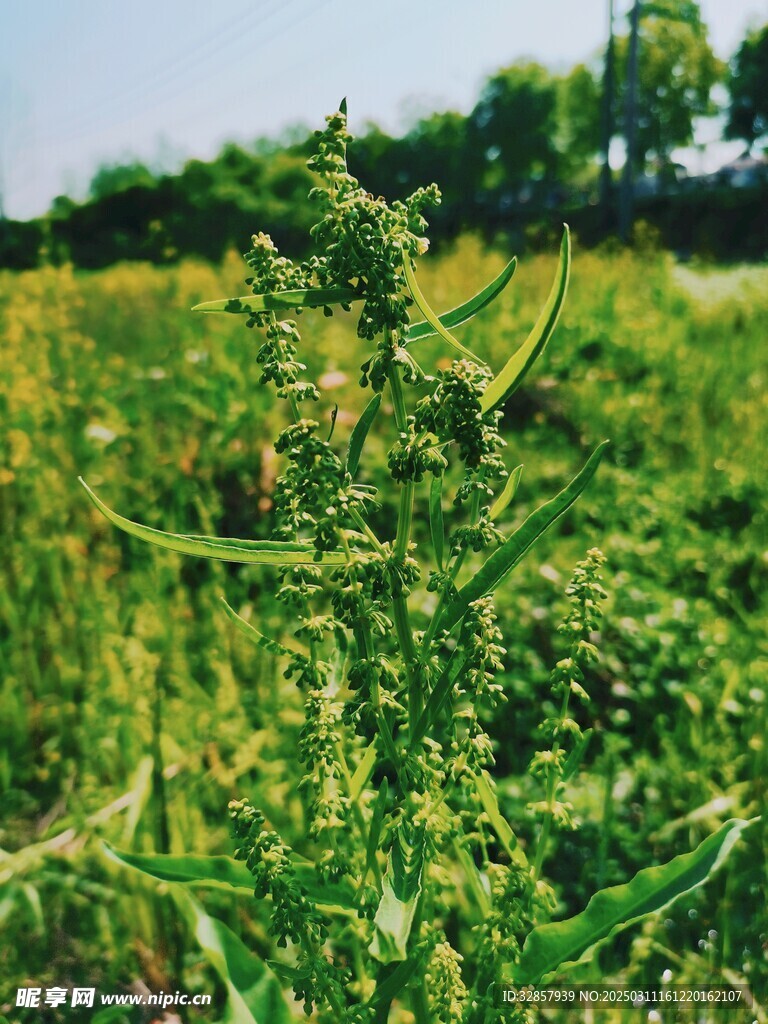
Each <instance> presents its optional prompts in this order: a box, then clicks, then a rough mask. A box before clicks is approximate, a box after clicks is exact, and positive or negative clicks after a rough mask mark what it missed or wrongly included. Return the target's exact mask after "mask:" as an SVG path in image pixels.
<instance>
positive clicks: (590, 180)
mask: <svg viewBox="0 0 768 1024" xmlns="http://www.w3.org/2000/svg"><path fill="white" fill-rule="evenodd" d="M609 3H610V5H611V8H612V0H609ZM610 21H611V26H613V24H614V19H613V17H612V16H611V19H610ZM624 21H626V24H624ZM619 27H620V29H621V30H620V31H617V32H616V33H615V34H614V32H613V30H612V31H611V34H610V38H609V40H608V41H607V45H606V47H605V51H604V53H603V54H600V55H598V56H597V57H596V58H595V59H594V60H593V61H592V62H588V63H583V64H578V65H577V66H575V67H573V68H572V69H571V70H570V71H568V72H567V73H564V74H555V73H553V72H552V71H550V70H549V69H547V68H546V67H544V66H543V65H542V64H540V63H537V62H535V61H530V60H526V61H517V62H515V63H513V64H511V65H510V66H509V67H506V68H503V69H501V70H499V71H498V72H497V73H496V74H494V75H493V76H492V77H490V78H489V79H488V80H487V81H486V82H485V84H484V86H483V88H482V90H481V92H480V95H479V97H478V99H477V102H476V104H475V106H474V108H473V109H472V111H471V112H470V113H469V114H468V115H466V116H465V115H463V114H460V113H457V112H455V111H444V112H437V113H434V114H432V115H430V116H428V117H424V118H422V119H421V120H419V121H418V122H417V123H416V124H414V125H413V126H412V128H411V129H410V131H408V132H407V133H405V134H404V135H402V136H399V137H395V136H391V135H389V134H387V133H386V132H384V131H382V130H381V129H380V128H379V127H377V126H376V125H368V126H367V127H366V129H365V130H364V131H363V132H362V133H361V135H360V137H359V138H358V139H357V140H356V142H355V144H354V146H353V147H352V148H351V151H350V163H351V168H350V169H351V170H352V172H353V173H354V174H356V175H357V176H359V177H360V178H361V179H362V180H364V181H366V182H368V183H370V187H371V188H372V190H375V191H378V192H380V193H381V194H384V195H387V196H388V197H390V198H399V197H401V196H403V195H406V194H408V193H409V192H411V191H413V189H414V188H416V187H418V186H419V185H421V184H424V183H428V182H430V181H437V182H438V183H439V185H440V189H441V192H442V194H443V202H442V205H441V207H440V210H439V211H438V212H437V214H436V215H434V216H433V218H432V219H433V223H434V227H435V234H436V235H437V236H440V237H443V238H450V237H453V236H455V235H456V234H457V233H459V232H460V231H462V230H464V229H467V228H473V229H478V228H479V229H484V230H487V231H492V230H493V229H494V228H495V227H498V226H499V225H501V226H509V225H514V224H518V225H519V224H529V225H530V224H535V223H537V222H542V221H544V222H545V221H546V219H547V211H550V212H551V215H552V217H553V218H554V216H555V214H557V216H560V215H561V214H562V213H563V212H564V211H572V212H575V220H576V222H577V224H579V223H580V225H581V227H582V228H583V229H584V232H585V233H586V234H588V235H589V234H591V235H592V236H594V237H600V236H603V235H605V234H606V233H610V232H612V231H614V230H616V229H617V228H619V229H622V223H621V222H622V216H623V217H624V219H625V220H626V217H627V216H630V217H631V212H632V211H631V208H628V207H627V202H629V203H630V206H631V202H632V187H633V181H634V180H635V179H636V178H637V177H638V176H639V175H641V174H642V173H644V172H646V171H647V170H648V169H652V170H653V173H654V174H655V175H656V176H657V177H658V178H660V179H661V180H665V179H666V180H669V181H670V182H671V181H673V180H674V179H675V165H674V163H673V159H672V154H673V151H674V150H675V149H676V148H677V147H681V146H686V145H689V144H690V143H691V142H692V141H693V139H694V131H695V126H696V121H697V119H698V118H702V117H714V116H715V115H718V114H725V127H724V130H723V136H724V138H727V139H741V140H743V142H744V144H745V148H746V149H747V150H748V151H750V150H752V149H753V147H755V145H756V143H758V142H759V140H760V139H761V137H762V136H764V135H765V134H766V132H767V131H768V25H766V26H764V27H763V28H761V29H758V30H754V31H751V32H749V33H748V35H747V36H746V38H745V39H744V40H743V42H742V43H741V44H740V46H739V47H738V49H737V51H736V53H735V54H734V55H733V57H732V59H731V61H730V62H729V63H727V64H726V63H725V62H722V61H720V60H719V59H718V58H717V57H716V56H715V54H714V52H713V50H712V48H711V46H710V43H709V41H708V36H707V27H706V24H705V23H704V21H703V19H702V17H701V12H700V9H699V5H698V3H696V2H694V0H635V4H634V6H633V7H632V9H631V12H630V17H629V18H628V19H622V21H621V23H620V26H619ZM717 86H720V87H721V88H720V89H719V90H718V89H717V88H716V87H717ZM722 87H724V88H722ZM718 92H719V93H720V94H721V98H720V101H719V102H718ZM617 138H619V139H622V140H625V152H626V153H627V154H628V158H627V159H626V160H625V172H624V180H623V183H622V187H621V188H620V187H619V183H618V182H617V181H616V180H615V177H616V176H615V174H614V172H613V171H611V169H610V166H609V161H608V154H609V149H610V147H611V145H612V144H615V142H614V140H615V139H617ZM310 150H311V138H310V136H309V133H308V132H302V131H301V130H298V129H294V130H293V131H291V132H290V133H286V134H285V135H284V136H283V137H281V138H278V139H273V140H269V139H266V140H265V139H260V140H258V141H257V142H255V143H254V144H252V145H250V146H245V145H236V144H234V143H230V144H228V145H226V146H224V147H223V149H222V150H221V152H220V153H219V155H218V156H217V157H216V158H215V159H214V160H212V161H208V162H204V161H201V160H189V161H188V162H187V163H186V164H185V165H184V167H183V168H182V170H181V171H180V173H178V174H173V175H171V174H161V173H154V172H153V171H152V170H150V168H149V167H148V166H146V165H145V164H143V163H140V162H134V163H129V164H118V165H114V166H105V167H102V168H100V169H99V170H98V172H97V173H96V174H95V176H94V177H93V179H92V181H91V184H90V189H89V194H88V197H87V199H86V201H84V202H80V203H78V202H75V201H74V200H72V199H70V198H68V197H65V196H60V197H58V198H57V199H56V200H54V203H53V205H52V207H51V210H50V212H49V214H48V215H47V216H46V217H43V218H39V219H37V220H35V221H29V222H26V223H19V222H8V221H5V222H4V223H2V224H0V264H2V265H5V266H12V267H24V266H34V265H36V264H37V263H38V262H39V261H40V259H41V258H47V259H52V260H54V261H56V262H58V261H61V260H67V259H71V260H73V261H74V262H75V263H76V264H77V265H80V266H84V267H98V266H104V265H107V264H109V263H112V262H115V261H117V260H120V259H147V260H151V261H153V262H160V263H161V262H168V261H172V260H175V259H177V258H179V257H180V256H183V255H195V256H200V257H203V258H205V259H209V260H218V259H220V258H221V256H222V255H223V253H224V252H226V251H227V250H228V249H230V248H232V247H235V248H242V247H243V245H244V244H245V243H246V242H247V239H245V238H244V237H243V230H244V228H243V225H244V224H245V225H253V228H254V230H255V229H256V228H258V227H261V226H263V225H265V224H267V225H270V226H271V225H276V227H275V230H274V234H275V236H276V239H275V240H276V241H277V242H278V244H279V245H281V246H285V247H286V248H290V249H291V250H292V251H301V250H302V248H303V247H305V246H306V242H307V231H308V228H309V226H310V225H311V224H312V222H313V217H314V214H313V210H312V208H311V206H309V205H308V203H307V200H306V194H307V191H308V188H309V187H310V186H311V179H312V175H311V172H310V171H309V170H308V169H307V167H306V159H307V156H308V154H309V152H310ZM747 201H748V200H747ZM683 202H688V203H690V202H691V200H690V197H689V198H688V199H687V200H684V201H683ZM723 202H724V203H725V206H726V207H729V208H730V207H732V206H733V200H732V198H728V199H723ZM662 205H663V204H662ZM673 205H674V204H673ZM678 205H679V204H678ZM711 205H712V203H711V200H710V206H711ZM742 205H743V204H742ZM715 206H716V207H717V204H715ZM761 208H763V209H764V204H762V207H761ZM718 209H719V208H718ZM672 212H673V213H674V211H672ZM678 213H679V211H678ZM665 216H666V217H667V219H668V218H669V213H667V214H665ZM571 219H574V218H573V217H572V218H571ZM742 220H744V221H746V222H747V223H752V222H753V217H752V214H751V213H747V214H745V215H744V216H743V217H742ZM738 221H739V218H738V217H737V218H736V220H735V221H734V223H738ZM623 229H624V230H626V224H625V225H624V226H623ZM246 230H247V229H246Z"/></svg>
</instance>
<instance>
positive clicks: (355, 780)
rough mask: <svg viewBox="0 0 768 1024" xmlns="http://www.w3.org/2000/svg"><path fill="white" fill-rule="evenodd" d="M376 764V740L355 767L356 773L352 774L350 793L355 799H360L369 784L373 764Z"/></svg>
mask: <svg viewBox="0 0 768 1024" xmlns="http://www.w3.org/2000/svg"><path fill="white" fill-rule="evenodd" d="M375 764H376V741H375V740H374V741H373V743H371V744H370V746H369V747H368V749H367V750H366V752H365V753H364V754H363V759H362V761H361V762H360V764H359V765H358V766H357V768H356V769H355V774H354V775H353V776H352V783H351V785H350V791H349V795H350V797H351V798H352V799H353V800H358V799H359V798H360V794H361V793H362V792H363V789H364V788H365V786H366V785H367V784H368V780H369V779H370V777H371V772H372V771H373V766H374V765H375Z"/></svg>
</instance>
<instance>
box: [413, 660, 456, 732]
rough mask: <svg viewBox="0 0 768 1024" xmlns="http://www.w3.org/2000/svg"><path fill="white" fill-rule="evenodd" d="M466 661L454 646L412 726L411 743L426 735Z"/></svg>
mask: <svg viewBox="0 0 768 1024" xmlns="http://www.w3.org/2000/svg"><path fill="white" fill-rule="evenodd" d="M466 662H467V655H466V653H465V651H464V650H463V649H462V648H461V647H455V648H454V650H453V653H452V654H451V657H450V659H449V661H448V664H447V665H446V666H445V668H444V669H443V671H442V673H441V674H440V676H439V678H438V680H437V682H436V683H435V685H434V687H433V689H432V692H431V693H430V695H429V697H428V698H427V702H426V704H425V705H424V710H423V711H422V713H421V717H420V718H419V720H418V722H417V723H416V725H415V726H414V729H413V732H412V734H411V744H412V745H415V744H416V743H418V742H419V741H420V740H421V739H422V737H423V736H426V734H427V732H428V731H429V728H430V726H431V725H432V723H433V722H435V721H436V720H437V716H438V715H439V714H440V710H441V708H442V706H443V704H444V703H445V701H446V699H447V698H448V694H449V693H450V692H451V690H452V689H453V688H454V686H455V685H456V680H457V679H458V678H459V676H460V675H461V670H462V669H463V668H464V665H465V664H466Z"/></svg>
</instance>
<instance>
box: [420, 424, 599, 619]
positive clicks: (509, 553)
mask: <svg viewBox="0 0 768 1024" xmlns="http://www.w3.org/2000/svg"><path fill="white" fill-rule="evenodd" d="M607 444H608V442H607V441H603V442H602V444H599V445H598V446H597V448H596V449H595V450H594V452H593V453H592V454H591V455H590V457H589V459H588V460H587V462H586V464H585V466H584V468H583V469H582V470H581V472H580V473H578V474H577V475H576V476H575V477H574V478H573V480H572V481H571V482H570V483H569V484H568V486H567V487H566V488H564V489H563V490H562V491H561V492H560V493H559V494H558V495H557V496H556V497H554V498H552V500H551V501H548V502H546V504H544V505H542V506H541V507H540V508H537V509H536V511H535V512H532V513H531V514H530V515H529V516H528V518H527V519H526V520H525V522H524V523H523V525H522V526H521V527H520V528H519V529H518V530H515V532H514V533H513V534H512V536H511V537H509V538H508V539H507V540H506V541H505V542H504V543H503V544H502V545H501V547H500V548H498V549H497V550H496V551H494V553H493V554H492V555H491V556H490V557H489V558H488V559H487V560H486V562H485V563H484V564H483V566H482V568H481V569H480V571H479V572H477V573H475V575H474V576H473V577H472V578H471V579H470V580H469V581H468V582H467V583H465V584H464V586H463V587H462V588H461V590H459V591H458V593H457V594H456V595H455V597H454V598H453V600H452V601H451V602H450V604H449V605H448V607H447V608H446V609H445V611H444V612H443V615H442V617H441V619H440V623H439V628H440V629H448V630H450V629H452V628H453V627H454V626H455V625H456V623H457V622H459V620H460V619H462V618H463V616H464V614H465V612H466V610H467V607H468V606H469V604H470V603H471V602H472V601H476V600H477V599H478V598H480V597H483V596H484V595H485V594H490V593H492V592H493V591H494V590H495V589H496V587H498V585H499V584H500V583H501V581H502V580H503V579H504V577H505V576H506V575H507V573H509V572H511V571H512V569H514V567H515V566H516V565H517V564H518V562H520V560H521V559H522V557H523V555H525V553H526V552H527V551H528V550H529V548H531V547H532V546H533V544H534V543H535V542H536V541H537V540H538V539H539V537H541V535H542V534H543V533H544V532H545V531H546V530H548V529H549V527H550V526H551V525H552V524H553V523H554V522H555V520H557V519H559V518H560V516H561V515H563V513H564V512H567V510H568V509H569V508H570V507H571V505H572V504H573V503H574V502H575V501H576V499H577V498H578V496H579V495H580V494H581V492H582V491H583V490H584V488H585V487H586V486H587V484H588V483H589V481H590V480H591V479H592V477H593V476H594V474H595V470H596V469H597V467H598V465H599V464H600V459H601V458H602V457H603V452H604V451H605V447H606V445H607Z"/></svg>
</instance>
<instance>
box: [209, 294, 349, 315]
mask: <svg viewBox="0 0 768 1024" xmlns="http://www.w3.org/2000/svg"><path fill="white" fill-rule="evenodd" d="M363 298H365V296H364V295H360V293H359V292H356V291H353V290H352V289H351V288H296V289H293V290H292V291H285V292H267V294H266V295H241V296H239V298H234V299H214V300H213V301H212V302H200V303H198V304H197V305H196V306H193V307H192V312H193V313H268V312H270V310H274V311H278V310H281V309H299V308H300V307H302V306H309V307H312V306H330V305H332V304H333V303H336V302H357V301H358V300H360V299H363Z"/></svg>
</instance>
